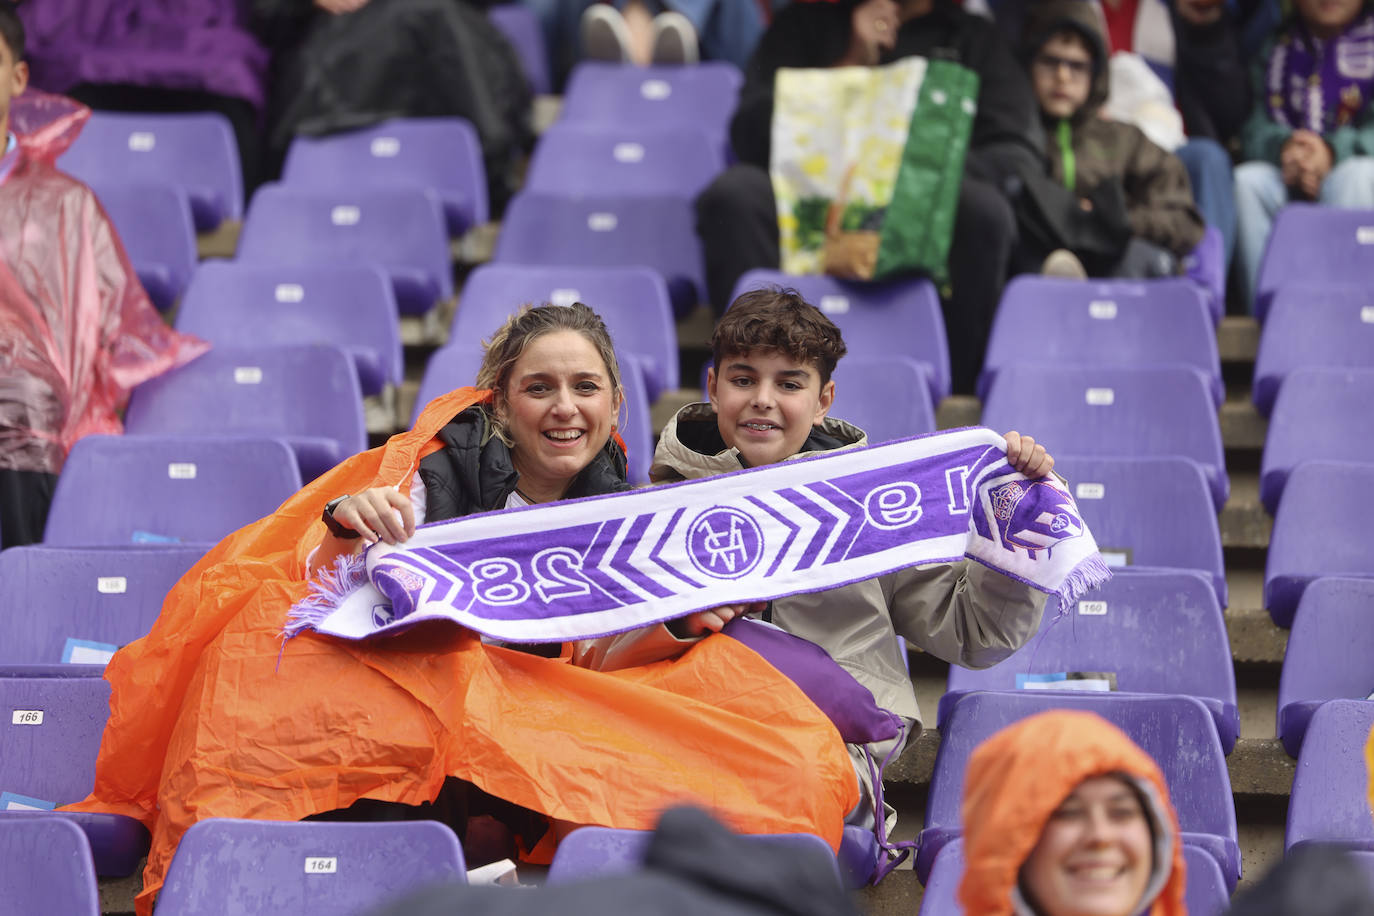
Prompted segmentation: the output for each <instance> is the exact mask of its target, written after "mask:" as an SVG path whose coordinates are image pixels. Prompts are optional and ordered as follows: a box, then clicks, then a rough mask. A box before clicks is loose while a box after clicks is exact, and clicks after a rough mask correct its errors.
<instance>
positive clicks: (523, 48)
mask: <svg viewBox="0 0 1374 916" xmlns="http://www.w3.org/2000/svg"><path fill="white" fill-rule="evenodd" d="M487 18H488V19H490V20H491V24H492V25H494V26H496V28H498V29H499V30H500V31H501V34H502V35H504V36H506V40H507V41H509V42H510V44H511V47H512V48H514V49H515V56H516V57H518V58H519V59H520V69H521V70H523V71H524V73H525V79H527V80H529V84H530V89H531V91H533V92H534V93H535V94H536V95H548V94H549V93H550V92H552V91H553V84H552V82H551V81H550V79H549V56H548V52H547V51H546V50H545V48H544V33H543V32H542V31H540V28H539V17H538V16H536V15H535V12H534V10H532V9H530V8H529V7H528V6H526V5H525V4H523V3H521V2H519V0H512V2H510V3H497V4H495V5H494V6H489V7H487Z"/></svg>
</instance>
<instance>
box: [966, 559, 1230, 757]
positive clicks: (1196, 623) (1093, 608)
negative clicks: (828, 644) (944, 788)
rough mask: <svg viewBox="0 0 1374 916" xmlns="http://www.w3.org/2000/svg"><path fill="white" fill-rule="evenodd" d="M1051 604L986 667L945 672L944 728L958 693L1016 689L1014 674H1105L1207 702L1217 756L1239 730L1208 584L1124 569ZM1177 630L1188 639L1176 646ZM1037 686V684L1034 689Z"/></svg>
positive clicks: (1193, 577)
mask: <svg viewBox="0 0 1374 916" xmlns="http://www.w3.org/2000/svg"><path fill="white" fill-rule="evenodd" d="M1053 604H1054V603H1053V602H1051V603H1050V605H1049V606H1047V607H1046V609H1045V615H1044V618H1043V619H1042V621H1041V624H1040V631H1039V632H1038V633H1037V634H1036V635H1035V636H1033V637H1031V639H1030V640H1029V641H1028V642H1027V643H1026V644H1025V645H1024V646H1022V647H1021V648H1020V649H1018V650H1017V651H1016V652H1014V653H1012V654H1011V655H1010V656H1009V657H1007V658H1006V659H1004V660H1003V661H1001V662H999V663H997V664H996V665H993V666H992V667H991V668H984V669H980V670H976V671H975V670H970V669H968V668H962V667H960V666H958V665H951V666H950V669H949V689H948V690H947V691H946V692H945V695H944V696H943V697H941V698H940V717H941V718H940V722H941V723H943V721H944V717H945V716H946V715H948V713H949V709H950V708H951V707H952V706H953V704H954V702H955V701H957V700H958V697H959V695H961V694H963V693H967V692H968V691H972V690H1018V689H1022V684H1020V683H1018V678H1019V677H1020V676H1024V675H1028V674H1039V675H1053V674H1056V673H1068V672H1101V673H1104V674H1113V675H1115V676H1116V689H1117V690H1121V691H1126V692H1130V693H1166V694H1172V693H1181V694H1184V695H1185V696H1192V697H1197V698H1198V699H1199V700H1202V701H1203V702H1204V703H1206V704H1207V705H1208V708H1209V710H1211V711H1212V713H1213V718H1214V719H1216V720H1217V726H1218V734H1220V735H1221V739H1222V741H1221V743H1222V749H1223V750H1229V749H1230V747H1232V746H1233V745H1234V744H1235V739H1236V736H1237V734H1238V732H1239V730H1240V722H1239V719H1238V716H1237V711H1236V675H1235V669H1234V667H1233V666H1232V662H1231V642H1230V640H1229V639H1228V637H1227V634H1226V622H1225V620H1224V619H1223V617H1222V612H1221V606H1220V605H1219V604H1218V603H1217V596H1216V592H1215V591H1214V590H1213V588H1212V581H1211V578H1210V577H1209V576H1207V575H1205V574H1203V573H1198V572H1188V571H1183V570H1151V571H1144V570H1141V571H1124V572H1120V573H1118V574H1117V575H1115V576H1113V577H1112V578H1111V579H1110V580H1109V581H1108V582H1106V583H1104V584H1103V585H1101V586H1098V587H1097V588H1095V589H1093V590H1092V591H1090V592H1088V593H1087V594H1085V595H1084V596H1083V597H1082V598H1080V599H1079V600H1078V601H1077V602H1076V604H1075V605H1074V606H1073V607H1070V608H1069V609H1068V610H1067V611H1066V612H1065V614H1064V615H1063V616H1060V615H1059V614H1058V613H1057V612H1056V609H1055V608H1054V606H1053ZM1180 633H1187V634H1188V639H1186V640H1181V639H1179V637H1178V634H1180ZM1032 686H1033V685H1032Z"/></svg>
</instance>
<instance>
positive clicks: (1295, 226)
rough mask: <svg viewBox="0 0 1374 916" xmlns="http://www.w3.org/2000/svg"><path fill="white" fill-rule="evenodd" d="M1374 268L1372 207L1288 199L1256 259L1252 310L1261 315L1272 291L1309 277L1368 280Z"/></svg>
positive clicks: (1339, 281)
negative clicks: (1327, 204) (1257, 268)
mask: <svg viewBox="0 0 1374 916" xmlns="http://www.w3.org/2000/svg"><path fill="white" fill-rule="evenodd" d="M1371 273H1374V211H1371V210H1346V209H1343V208H1337V207H1326V206H1322V205H1320V204H1305V203H1295V204H1289V205H1287V206H1286V207H1284V208H1283V209H1282V210H1280V211H1279V214H1278V216H1277V217H1276V218H1275V219H1274V228H1273V230H1271V231H1270V233H1269V241H1268V243H1267V244H1266V245H1265V247H1264V256H1263V257H1262V258H1261V259H1260V269H1259V279H1258V282H1257V283H1256V289H1255V302H1254V308H1255V314H1256V315H1258V316H1259V320H1260V321H1265V320H1266V316H1267V314H1268V311H1269V305H1270V303H1271V302H1272V300H1273V298H1274V294H1275V293H1276V292H1278V290H1280V289H1282V288H1283V287H1284V286H1288V285H1290V284H1296V283H1303V282H1307V281H1309V280H1310V278H1312V277H1320V278H1321V282H1323V283H1331V284H1344V283H1349V284H1351V285H1352V286H1367V285H1368V283H1369V277H1370V275H1371Z"/></svg>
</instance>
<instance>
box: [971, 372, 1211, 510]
mask: <svg viewBox="0 0 1374 916" xmlns="http://www.w3.org/2000/svg"><path fill="white" fill-rule="evenodd" d="M982 423H983V425H984V426H987V427H990V428H992V429H997V430H1006V429H1019V430H1023V431H1030V432H1031V433H1032V435H1034V436H1035V438H1036V439H1037V440H1039V441H1041V442H1046V443H1049V445H1050V446H1051V447H1052V448H1053V449H1054V453H1055V454H1056V455H1068V454H1073V455H1101V456H1136V455H1182V456H1183V457H1185V458H1191V459H1193V460H1194V461H1196V462H1197V463H1198V464H1199V465H1201V466H1202V469H1203V473H1204V474H1205V475H1206V476H1207V482H1208V485H1209V487H1210V488H1211V491H1212V498H1213V502H1214V503H1215V505H1216V508H1217V511H1220V510H1221V506H1222V504H1223V503H1225V502H1226V498H1227V496H1228V495H1229V494H1230V482H1229V479H1228V478H1227V476H1226V459H1225V456H1224V453H1223V451H1222V444H1221V426H1220V423H1219V422H1218V420H1217V411H1216V407H1215V405H1214V403H1213V401H1212V396H1211V394H1210V393H1209V392H1208V390H1207V386H1206V385H1205V384H1204V383H1203V381H1202V379H1201V377H1199V376H1198V374H1197V373H1196V372H1194V371H1193V370H1192V369H1188V368H1184V367H1182V366H1139V367H1134V368H1123V367H1112V366H1104V367H1100V368H1078V367H1055V366H1019V365H1018V366H1008V367H1006V368H1004V369H1003V370H1001V371H1000V372H998V374H997V380H996V381H995V382H994V383H993V385H992V388H991V390H990V391H989V392H988V397H987V400H986V401H985V402H984V405H983V420H982Z"/></svg>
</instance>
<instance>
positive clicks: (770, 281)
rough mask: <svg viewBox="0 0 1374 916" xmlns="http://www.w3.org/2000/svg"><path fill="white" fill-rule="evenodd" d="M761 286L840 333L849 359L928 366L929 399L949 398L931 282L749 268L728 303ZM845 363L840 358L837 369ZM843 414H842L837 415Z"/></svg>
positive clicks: (940, 319) (945, 347) (940, 320)
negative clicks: (806, 305) (784, 294)
mask: <svg viewBox="0 0 1374 916" xmlns="http://www.w3.org/2000/svg"><path fill="white" fill-rule="evenodd" d="M765 286H782V287H790V288H792V289H795V290H796V291H797V292H799V293H801V295H802V296H803V297H804V298H805V299H806V301H807V302H810V303H811V304H812V305H814V306H816V307H817V308H819V309H820V310H821V311H822V312H825V314H826V316H827V317H828V318H829V319H830V320H831V321H833V322H835V325H836V326H837V327H838V328H839V329H840V333H842V334H843V335H844V342H845V346H846V347H848V348H849V355H848V356H847V357H846V359H847V360H850V361H854V362H858V361H860V360H863V359H865V358H867V357H869V356H910V357H912V358H914V359H916V360H918V361H920V362H922V363H925V364H926V365H927V366H929V367H931V374H930V377H929V387H930V399H931V402H932V403H934V404H937V405H938V404H939V403H940V402H941V401H943V400H944V399H945V398H946V397H948V396H949V389H950V381H949V344H948V343H947V342H946V339H945V319H944V314H943V313H942V312H941V311H940V296H939V294H938V293H937V292H936V291H935V284H933V283H931V282H930V281H929V280H928V279H926V278H924V277H908V278H905V279H900V280H889V281H884V282H881V283H861V282H853V281H848V280H837V279H835V278H834V277H826V276H820V275H816V276H796V275H791V274H785V273H782V272H780V271H776V270H751V271H749V272H748V273H746V274H745V275H744V276H742V277H740V278H739V282H737V283H736V284H735V289H734V293H733V295H732V296H731V299H733V298H735V297H736V296H738V295H739V294H740V293H742V292H745V291H746V290H751V289H760V288H762V287H765ZM844 364H845V361H844V360H841V361H840V365H842V366H843V365H844ZM841 416H843V414H841Z"/></svg>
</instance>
